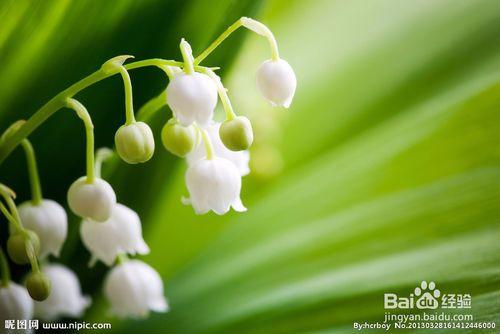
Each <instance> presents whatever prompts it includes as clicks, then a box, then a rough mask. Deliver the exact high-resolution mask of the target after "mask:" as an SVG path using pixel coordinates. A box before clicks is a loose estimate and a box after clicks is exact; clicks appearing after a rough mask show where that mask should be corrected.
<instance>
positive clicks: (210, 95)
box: [167, 72, 217, 126]
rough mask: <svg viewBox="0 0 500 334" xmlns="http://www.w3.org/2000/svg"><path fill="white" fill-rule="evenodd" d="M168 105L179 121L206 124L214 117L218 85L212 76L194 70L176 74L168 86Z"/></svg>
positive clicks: (187, 123) (186, 124)
mask: <svg viewBox="0 0 500 334" xmlns="http://www.w3.org/2000/svg"><path fill="white" fill-rule="evenodd" d="M167 96H168V100H167V103H168V106H169V107H170V109H172V111H173V112H174V114H175V116H176V117H177V119H178V120H179V122H180V123H181V124H182V125H184V126H189V125H191V124H193V122H197V123H198V124H200V125H203V126H204V125H206V124H208V123H209V122H210V120H211V119H212V116H213V113H214V109H215V106H216V105H217V87H216V86H215V84H214V82H213V81H212V79H210V77H208V76H207V75H205V74H202V73H197V72H194V73H192V74H186V73H180V74H177V75H175V76H174V78H173V79H172V80H171V81H170V83H169V84H168V86H167Z"/></svg>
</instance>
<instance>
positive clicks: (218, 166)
mask: <svg viewBox="0 0 500 334" xmlns="http://www.w3.org/2000/svg"><path fill="white" fill-rule="evenodd" d="M186 185H187V188H188V191H189V195H190V198H189V199H183V202H184V204H191V205H192V206H193V208H194V211H195V212H196V213H197V214H204V213H207V212H208V211H210V210H212V211H214V212H215V213H217V214H219V215H223V214H225V213H226V212H228V211H229V209H230V208H231V207H232V208H233V209H234V210H235V211H238V212H243V211H246V210H247V209H246V208H245V207H244V206H243V203H242V202H241V199H240V191H241V176H240V173H239V171H238V169H237V168H236V166H235V165H234V164H233V163H232V162H230V161H229V160H227V159H224V158H219V157H214V158H212V159H206V158H203V159H200V160H198V161H196V162H195V163H193V164H192V165H190V166H189V167H188V169H187V171H186Z"/></svg>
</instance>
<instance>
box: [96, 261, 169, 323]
mask: <svg viewBox="0 0 500 334" xmlns="http://www.w3.org/2000/svg"><path fill="white" fill-rule="evenodd" d="M104 293H105V295H106V297H107V298H108V300H109V302H110V304H111V308H112V312H113V313H115V314H116V315H119V316H132V317H144V316H146V315H147V314H148V313H149V311H150V310H152V311H157V312H165V311H167V310H168V305H167V301H166V299H165V297H164V295H163V283H162V281H161V278H160V275H158V273H157V272H156V271H155V270H154V269H153V268H151V267H150V266H149V265H147V264H145V263H144V262H142V261H139V260H128V261H126V262H124V263H122V264H119V265H117V266H116V267H114V268H113V269H112V270H111V271H110V273H109V274H108V276H107V277H106V280H105V283H104Z"/></svg>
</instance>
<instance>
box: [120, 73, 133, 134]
mask: <svg viewBox="0 0 500 334" xmlns="http://www.w3.org/2000/svg"><path fill="white" fill-rule="evenodd" d="M119 71H120V74H121V76H122V78H123V86H124V87H125V115H126V120H125V125H130V124H132V123H135V116H134V102H133V98H132V81H131V80H130V75H129V74H128V72H127V70H126V69H125V67H124V66H120V67H119Z"/></svg>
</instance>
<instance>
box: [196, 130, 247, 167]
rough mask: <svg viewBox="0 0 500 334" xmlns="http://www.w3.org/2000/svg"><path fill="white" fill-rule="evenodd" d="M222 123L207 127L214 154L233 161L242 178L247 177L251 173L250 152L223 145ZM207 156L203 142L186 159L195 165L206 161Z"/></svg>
mask: <svg viewBox="0 0 500 334" xmlns="http://www.w3.org/2000/svg"><path fill="white" fill-rule="evenodd" d="M220 126H221V123H217V122H213V123H212V124H211V125H209V126H207V127H206V128H205V129H206V131H207V134H208V137H209V138H210V140H211V142H212V147H213V149H214V154H215V155H216V156H218V157H220V158H224V159H227V160H229V161H231V162H232V163H233V164H234V165H235V166H236V168H237V169H238V171H239V174H240V175H241V176H245V175H247V174H248V173H250V168H249V167H248V163H249V161H250V154H249V152H248V151H238V152H235V151H231V150H229V149H227V147H226V146H225V145H224V144H223V143H222V141H221V139H220V137H219V128H220ZM205 156H206V152H205V146H204V145H203V143H202V142H199V143H198V146H196V148H195V149H194V150H193V151H192V152H191V153H189V154H188V155H187V156H186V158H187V162H188V164H189V165H193V164H194V163H195V162H197V161H198V160H201V159H204V158H205Z"/></svg>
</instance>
